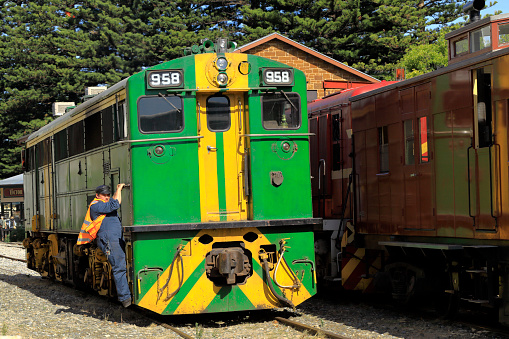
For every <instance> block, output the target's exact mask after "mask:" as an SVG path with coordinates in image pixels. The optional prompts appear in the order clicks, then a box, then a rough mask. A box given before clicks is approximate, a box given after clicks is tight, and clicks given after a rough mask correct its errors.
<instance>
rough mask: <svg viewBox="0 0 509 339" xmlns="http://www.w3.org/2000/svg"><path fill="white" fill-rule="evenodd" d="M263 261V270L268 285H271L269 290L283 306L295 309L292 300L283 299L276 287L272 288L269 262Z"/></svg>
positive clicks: (263, 259) (264, 259)
mask: <svg viewBox="0 0 509 339" xmlns="http://www.w3.org/2000/svg"><path fill="white" fill-rule="evenodd" d="M261 259H262V261H263V269H264V271H265V277H266V278H267V285H269V288H270V291H271V292H272V294H273V295H274V296H275V297H276V298H277V299H278V300H279V301H280V302H281V304H283V305H285V306H288V307H291V308H295V305H294V304H293V303H292V302H291V301H290V300H288V299H286V298H285V297H282V296H280V295H279V294H277V293H276V291H275V290H274V286H272V281H271V279H270V272H269V263H268V262H267V259H266V258H264V257H262V258H261Z"/></svg>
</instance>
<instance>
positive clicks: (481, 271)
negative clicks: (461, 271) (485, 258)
mask: <svg viewBox="0 0 509 339" xmlns="http://www.w3.org/2000/svg"><path fill="white" fill-rule="evenodd" d="M465 272H467V273H479V274H482V273H487V269H486V268H484V269H481V270H465Z"/></svg>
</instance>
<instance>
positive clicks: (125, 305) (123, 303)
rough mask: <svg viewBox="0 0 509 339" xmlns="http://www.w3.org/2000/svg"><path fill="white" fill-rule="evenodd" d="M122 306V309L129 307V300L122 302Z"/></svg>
mask: <svg viewBox="0 0 509 339" xmlns="http://www.w3.org/2000/svg"><path fill="white" fill-rule="evenodd" d="M122 306H124V308H128V307H129V306H131V298H129V299H126V300H124V301H122Z"/></svg>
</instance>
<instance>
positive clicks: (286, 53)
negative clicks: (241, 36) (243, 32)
mask: <svg viewBox="0 0 509 339" xmlns="http://www.w3.org/2000/svg"><path fill="white" fill-rule="evenodd" d="M235 52H238V53H240V52H242V53H248V54H253V55H259V56H262V57H265V58H269V59H272V60H277V61H280V62H282V63H285V64H287V65H289V66H292V67H295V68H298V69H300V70H301V71H303V72H304V73H305V74H306V79H307V84H308V101H311V100H314V99H317V98H322V97H324V96H326V95H329V94H332V93H335V92H337V91H340V90H342V89H346V88H352V87H358V86H363V85H366V84H372V83H377V82H379V80H377V79H375V78H373V77H371V76H369V75H367V74H365V73H362V72H360V71H358V70H356V69H355V68H352V67H349V66H347V65H345V64H343V63H341V62H339V61H337V60H334V59H332V58H330V57H328V56H326V55H323V54H321V53H318V52H316V51H314V50H312V49H311V48H309V47H306V46H304V45H302V44H299V43H297V42H295V41H293V40H291V39H288V38H286V37H284V36H282V35H281V34H278V33H273V34H270V35H267V36H265V37H263V38H261V39H258V40H256V41H253V42H251V43H249V44H246V45H244V46H241V47H239V48H237V49H236V50H235Z"/></svg>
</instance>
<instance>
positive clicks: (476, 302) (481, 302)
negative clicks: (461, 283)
mask: <svg viewBox="0 0 509 339" xmlns="http://www.w3.org/2000/svg"><path fill="white" fill-rule="evenodd" d="M461 300H463V301H466V302H469V303H473V304H479V305H489V303H490V301H489V300H483V299H467V298H461Z"/></svg>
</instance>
